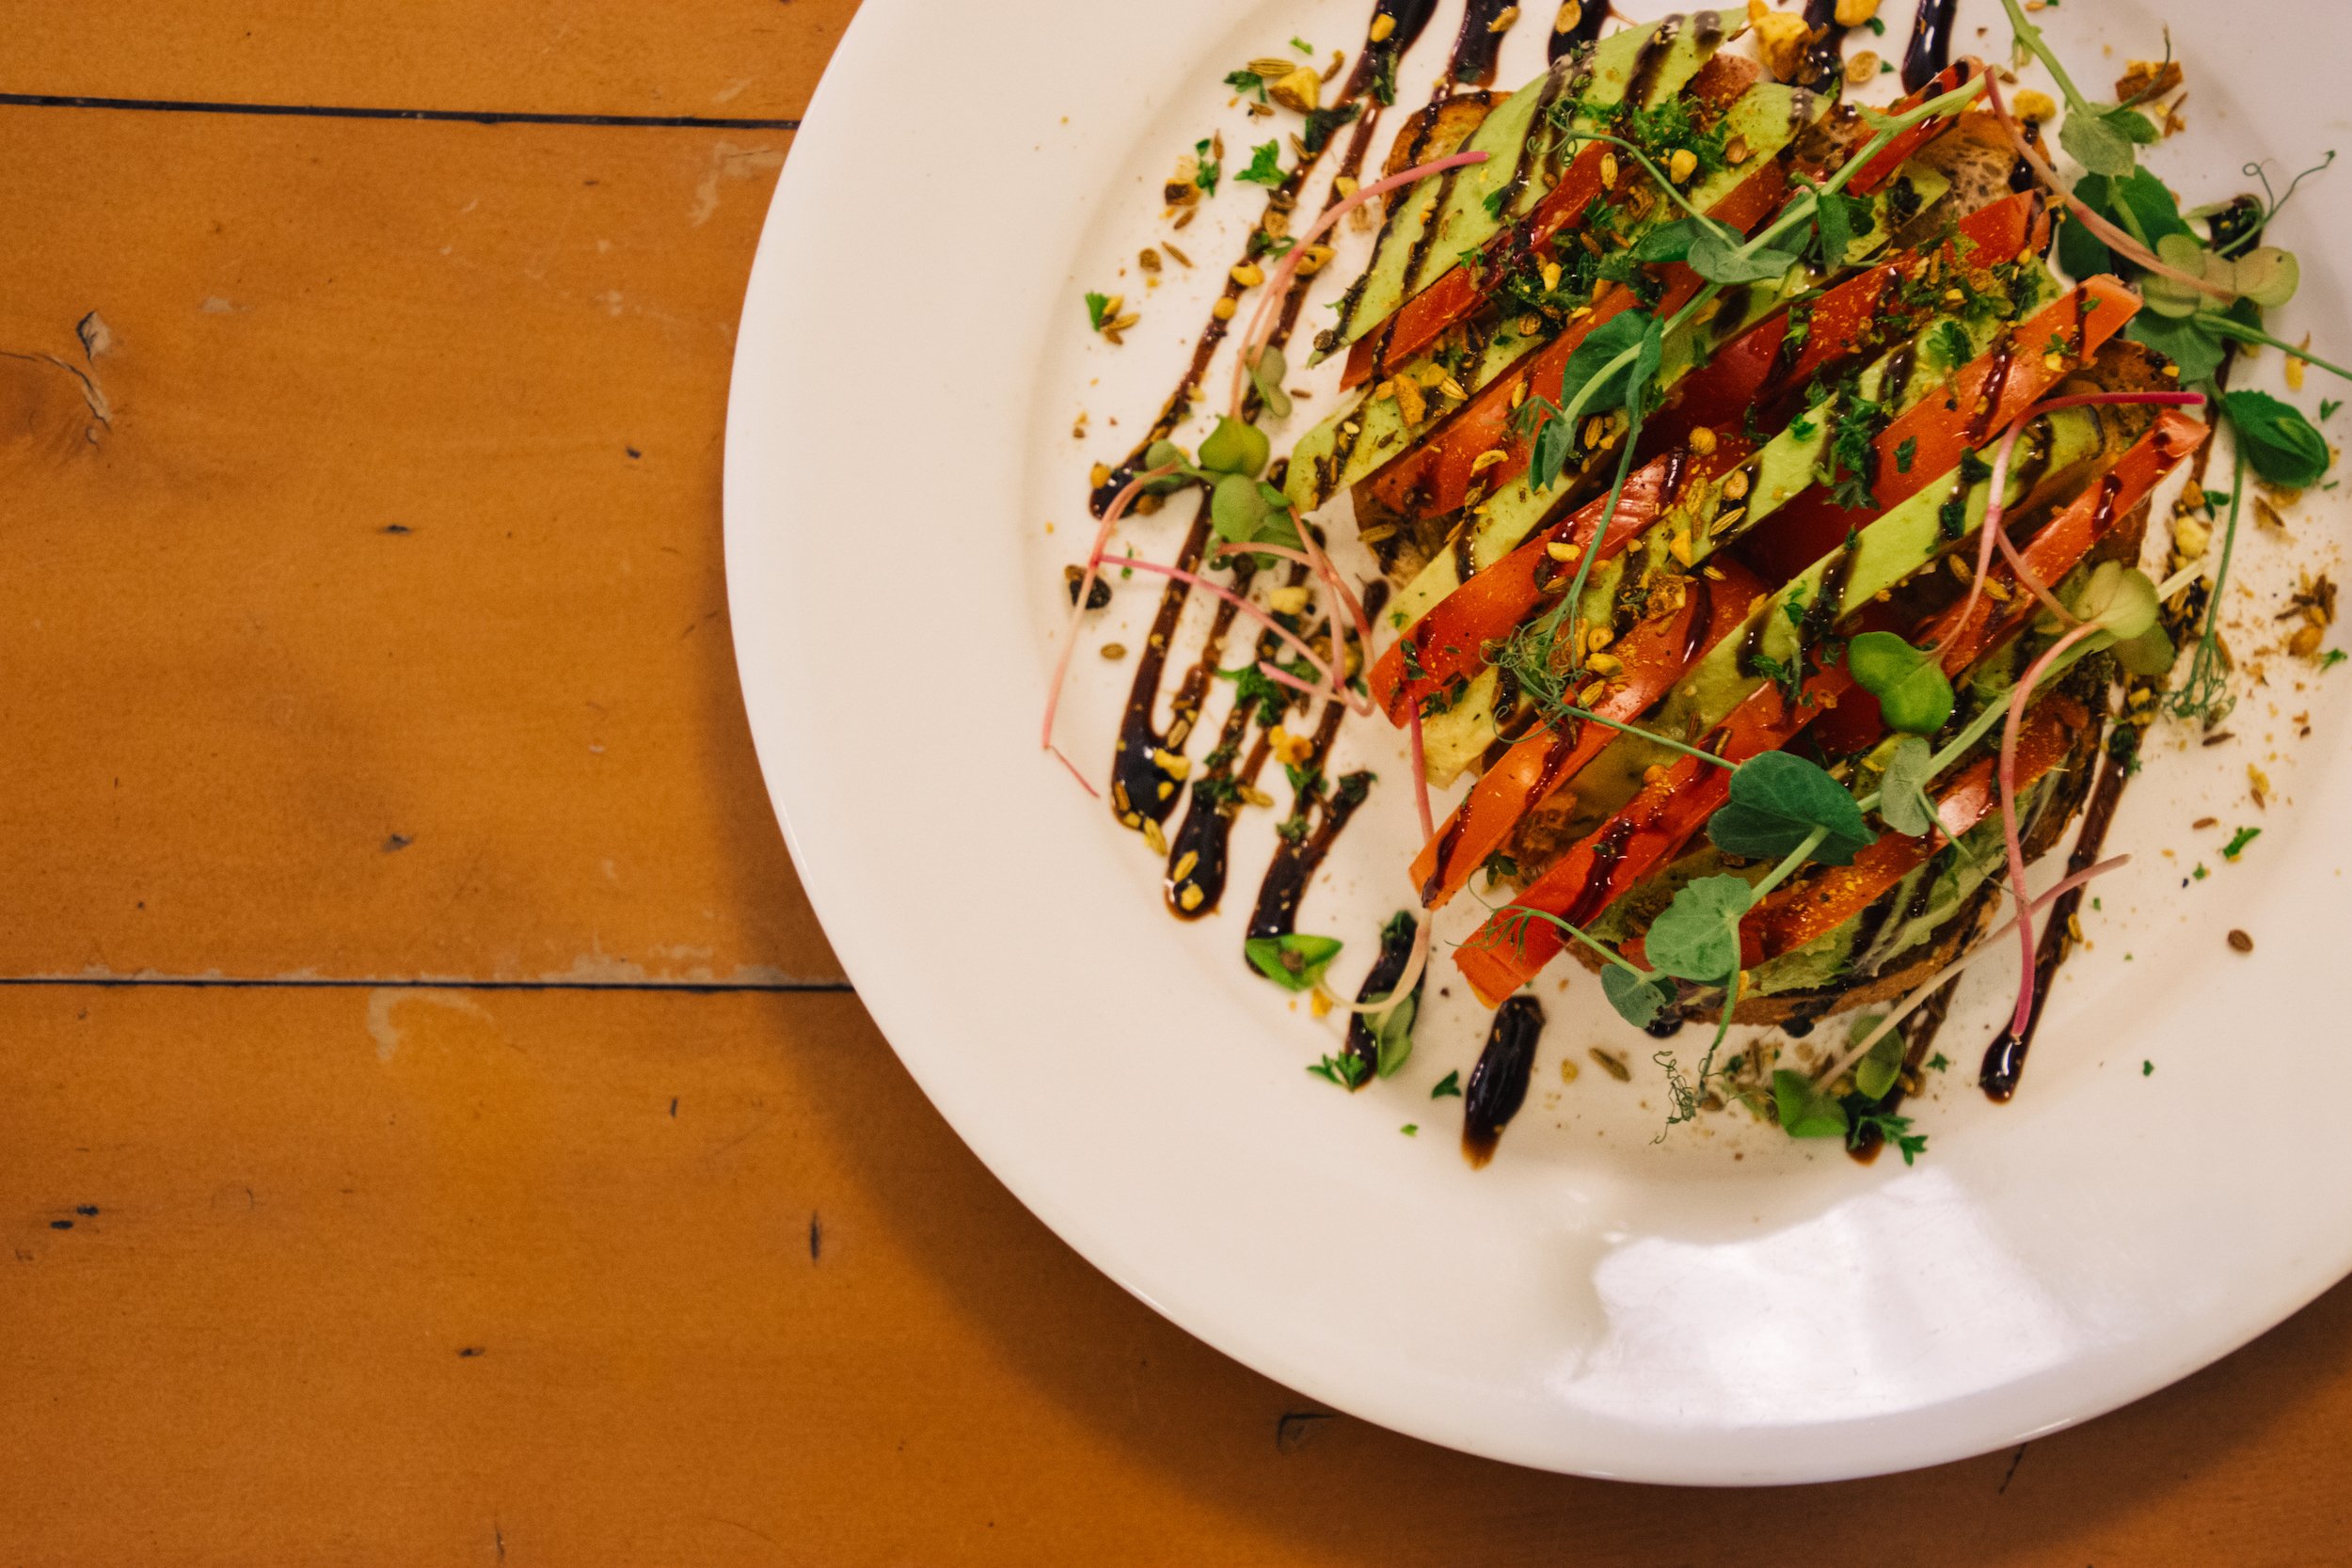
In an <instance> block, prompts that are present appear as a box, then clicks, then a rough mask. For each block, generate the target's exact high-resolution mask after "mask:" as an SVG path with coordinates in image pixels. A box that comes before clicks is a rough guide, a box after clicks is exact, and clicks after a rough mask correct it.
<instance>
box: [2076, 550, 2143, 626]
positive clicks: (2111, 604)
mask: <svg viewBox="0 0 2352 1568" xmlns="http://www.w3.org/2000/svg"><path fill="white" fill-rule="evenodd" d="M2157 609H2158V606H2157V603H2156V585H2155V584H2154V583H2153V582H2150V581H2149V580H2148V575H2147V574H2146V573H2145V572H2137V571H2134V570H2132V569H2131V568H2130V567H2128V566H2125V565H2124V564H2122V562H2116V561H2103V562H2099V566H2098V569H2097V570H2096V571H2094V572H2092V573H2091V574H2090V581H2089V582H2088V583H2086V584H2084V586H2083V591H2082V597H2081V599H2080V601H2079V602H2078V603H2076V605H2075V606H2074V613H2075V614H2076V615H2078V616H2080V617H2082V619H2084V620H2086V621H2096V622H2098V623H2099V625H2100V626H2101V628H2102V629H2104V630H2105V631H2106V634H2107V636H2108V637H2109V638H2110V639H2111V640H2112V641H2116V642H2128V641H2131V640H2132V639H2133V638H2135V637H2137V636H2138V635H2139V634H2140V633H2142V632H2144V631H2146V630H2147V629H2148V628H2149V627H2150V626H2154V625H2155V624H2156V610H2157Z"/></svg>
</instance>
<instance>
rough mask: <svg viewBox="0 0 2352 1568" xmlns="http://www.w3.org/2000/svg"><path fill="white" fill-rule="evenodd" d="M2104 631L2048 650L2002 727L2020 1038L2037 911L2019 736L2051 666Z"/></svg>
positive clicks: (2079, 631) (2028, 1005)
mask: <svg viewBox="0 0 2352 1568" xmlns="http://www.w3.org/2000/svg"><path fill="white" fill-rule="evenodd" d="M2100 629H2101V627H2100V626H2099V623H2098V622H2096V621H2085V622H2084V623H2083V624H2082V625H2080V626H2076V627H2075V628H2074V630H2072V631H2070V632H2068V633H2067V634H2066V635H2065V636H2064V637H2061V638H2059V639H2058V641H2055V642H2053V643H2051V644H2050V645H2049V647H2047V648H2046V649H2044V650H2043V651H2042V657H2040V658H2038V659H2035V660H2034V661H2033V667H2032V668H2031V669H2029V670H2027V671H2026V673H2025V675H2024V677H2023V678H2022V679H2020V680H2019V681H2018V683H2017V689H2016V690H2015V691H2014V692H2012V693H2011V694H2010V700H2009V719H2008V721H2006V722H2005V723H2004V724H2003V725H2002V726H2001V771H2000V794H2001V841H2002V844H2003V845H2004V846H2005V847H2006V848H2007V849H2008V852H2009V891H2010V897H2011V898H2013V899H2015V900H2016V901H2017V910H2018V913H2017V940H2018V942H2020V944H2021V945H2022V946H2023V947H2024V948H2025V954H2026V972H2025V974H2023V975H2021V976H2020V977H2019V978H2018V981H2017V1007H2016V1011H2015V1012H2014V1013H2013V1014H2012V1015H2011V1016H2010V1030H2011V1031H2012V1032H2014V1033H2016V1034H2018V1035H2021V1036H2022V1035H2023V1034H2025V1032H2026V1024H2027V1023H2029V1022H2032V1019H2033V989H2034V974H2033V910H2032V907H2031V906H2029V905H2028V904H2027V903H2026V850H2025V846H2024V844H2023V843H2022V842H2021V840H2020V838H2019V836H2018V830H2017V734H2018V731H2019V730H2020V729H2021V728H2022V727H2023V726H2024V723H2025V718H2026V703H2027V702H2028V701H2030V700H2031V698H2032V697H2033V689H2034V688H2035V687H2036V686H2037V685H2039V684H2040V683H2041V680H2042V676H2043V675H2044V674H2046V673H2049V669H2050V666H2051V665H2053V664H2054V663H2056V662H2057V661H2058V658H2059V657H2061V656H2062V655H2064V654H2065V652H2066V650H2067V649H2069V648H2071V647H2073V646H2074V644H2075V643H2077V642H2080V641H2082V640H2083V639H2084V638H2086V637H2090V636H2091V635H2092V634H2094V633H2096V632H2097V631H2099V630H2100Z"/></svg>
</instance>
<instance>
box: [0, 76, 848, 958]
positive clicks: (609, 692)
mask: <svg viewBox="0 0 2352 1568" xmlns="http://www.w3.org/2000/svg"><path fill="white" fill-rule="evenodd" d="M0 135H4V136H6V137H7V139H8V145H9V147H10V149H11V151H12V154H13V155H12V156H11V157H10V158H9V159H8V160H7V162H6V164H5V166H0V202H5V204H6V205H7V207H8V210H9V211H10V212H12V213H16V214H34V215H37V216H36V217H35V218H34V220H33V221H24V222H19V223H16V224H12V225H10V226H9V227H8V237H7V239H6V240H5V241H0V245H5V246H6V266H7V271H8V277H9V280H10V286H9V288H8V291H7V293H6V297H5V300H0V354H5V357H0V471H5V473H6V475H7V477H8V487H9V491H10V495H11V503H10V506H9V508H8V519H7V523H6V531H7V539H8V555H9V558H10V565H11V568H12V569H11V570H10V571H8V573H7V574H5V576H4V577H0V666H4V667H5V668H6V669H7V670H8V673H9V680H8V683H7V686H6V687H5V689H0V724H4V725H5V727H6V733H7V735H8V738H9V744H8V746H6V747H5V748H0V886H5V887H7V888H8V895H9V900H10V911H11V916H12V918H10V919H9V920H8V921H6V922H4V923H0V974H5V975H27V974H85V973H104V974H142V973H150V972H155V973H162V974H230V975H237V976H272V975H282V974H326V975H351V976H362V977H386V978H404V979H405V978H415V977H418V976H425V975H452V976H462V977H466V978H472V979H526V978H559V979H563V978H568V979H577V980H584V981H599V980H631V979H644V978H652V979H690V980H711V979H716V980H737V981H745V980H747V981H752V982H755V983H775V982H789V981H803V980H812V979H814V980H820V981H827V980H834V979H837V977H838V974H839V971H838V969H837V967H836V966H835V964H834V960H833V958H832V955H831V952H830V950H829V949H828V948H827V946H826V945H825V942H824V940H823V937H822V935H821V933H820V932H819V931H818V928H817V926H816V923H815V921H814V920H813V919H812V918H811V916H810V914H809V912H808V910H807V907H806V905H805V903H804V902H803V900H802V899H801V897H800V895H799V891H798V887H797V884H796V883H795V882H794V880H793V879H792V876H791V872H790V868H789V865H788V863H787V861H786V859H785V857H784V856H783V855H782V853H781V852H780V850H779V847H778V843H777V839H776V832H775V827H774V823H773V819H772V817H771V814H770V812H769V809H768V806H767V803H766V799H765V795H764V792H763V790H762V788H761V785H760V782H759V776H758V770H757V767H756V765H755V760H754V758H753V756H752V752H751V748H750V744H749V741H748V737H747V732H746V730H745V726H744V723H743V720H742V716H741V700H740V697H739V692H738V689H737V686H736V680H735V671H734V661H733V655H732V653H731V650H730V648H729V645H728V629H727V620H726V615H725V610H724V604H725V594H724V573H723V562H722V560H721V547H720V509H719V482H720V467H721V457H722V451H721V445H720V430H721V425H722V420H723V413H724V408H725V399H726V378H727V370H728V365H729V363H730V359H731V356H732V353H733V348H734V324H735V318H736V314H737V311H738V309H739V306H740V302H741V296H742V288H743V281H744V278H745V276H746V274H747V272H748V270H749V266H750V261H751V254H752V250H753V247H754V245H755V241H756V238H757V235H758V231H759V224H760V220H761V217H762V215H763V214H764V212H765V210H766V205H767V198H768V194H769V191H770V189H771V186H772V183H773V181H774V176H775V169H776V166H778V164H779V163H780V162H781V160H782V156H783V153H784V150H785V148H786V147H787V145H788V143H789V137H788V136H787V135H776V134H765V133H738V132H706V131H686V130H667V129H665V130H659V131H647V130H620V129H611V128H604V127H572V126H537V125H532V126H499V127H489V128H485V127H480V126H471V125H449V124H411V123H391V124H386V123H376V122H354V121H345V120H333V119H327V120H320V119H251V118H244V117H234V116H209V115H203V116H199V115H139V114H124V113H114V112H105V111H81V110H58V109H28V108H14V109H0ZM93 312H94V313H95V314H94V318H93V316H92V313H93ZM92 319H94V321H96V322H100V323H103V340H99V341H102V343H103V348H102V351H100V352H96V353H88V352H86V350H85V348H84V345H83V344H82V342H81V341H78V339H77V335H76V324H77V323H80V322H84V321H85V320H92ZM93 330H94V331H95V330H98V329H96V328H93ZM93 400H95V401H96V405H97V406H103V410H104V415H103V418H101V417H100V416H99V415H98V414H97V413H95V412H94V411H93Z"/></svg>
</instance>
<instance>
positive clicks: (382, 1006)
mask: <svg viewBox="0 0 2352 1568" xmlns="http://www.w3.org/2000/svg"><path fill="white" fill-rule="evenodd" d="M403 1002H424V1003H429V1004H431V1005H432V1006H436V1007H446V1008H448V1009H449V1010H450V1011H451V1012H453V1013H465V1014H467V1015H469V1016H470V1017H473V1018H480V1019H487V1018H488V1017H489V1016H490V1015H489V1014H488V1013H487V1012H486V1011H485V1010H484V1008H483V1006H482V1005H481V1004H480V1003H478V1002H476V1001H474V999H473V998H472V997H470V996H468V995H466V994H465V993H464V992H463V991H453V990H414V989H411V988H407V987H403V986H382V987H378V988H377V989H376V990H373V991H371V992H369V993H368V1036H369V1037H370V1038H372V1039H373V1040H374V1041H375V1059H376V1060H377V1061H379V1062H389V1061H390V1060H391V1059H392V1057H393V1055H394V1054H396V1053H398V1052H399V1050H400V1043H401V1034H400V1031H399V1029H397V1028H395V1027H394V1026H393V1023H392V1009H393V1008H395V1007H397V1006H400V1005H401V1004H402V1003H403Z"/></svg>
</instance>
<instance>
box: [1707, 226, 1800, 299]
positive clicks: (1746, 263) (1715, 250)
mask: <svg viewBox="0 0 2352 1568" xmlns="http://www.w3.org/2000/svg"><path fill="white" fill-rule="evenodd" d="M1687 260H1688V261H1689V262H1690V265H1691V270H1692V272H1695V273H1697V274H1698V275H1699V276H1700V277H1704V278H1706V279H1707V280H1708V282H1709V283H1723V284H1726V285H1736V284H1740V283H1768V282H1774V281H1777V280H1778V279H1779V278H1780V277H1783V276H1784V275H1786V274H1787V273H1788V269H1789V268H1790V267H1792V266H1795V265H1796V264H1797V258H1796V256H1795V255H1794V254H1793V253H1791V252H1789V251H1786V250H1777V249H1774V248H1773V247H1772V246H1770V245H1767V246H1765V247H1764V248H1763V249H1761V250H1758V251H1756V252H1755V253H1753V254H1752V255H1746V256H1742V255H1741V254H1740V242H1739V241H1738V240H1737V239H1736V238H1726V237H1725V236H1724V230H1721V229H1719V228H1714V227H1711V226H1710V227H1708V229H1705V230H1701V231H1700V232H1698V233H1697V234H1694V235H1693V236H1692V240H1691V248H1690V251H1689V253H1688V257H1687Z"/></svg>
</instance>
